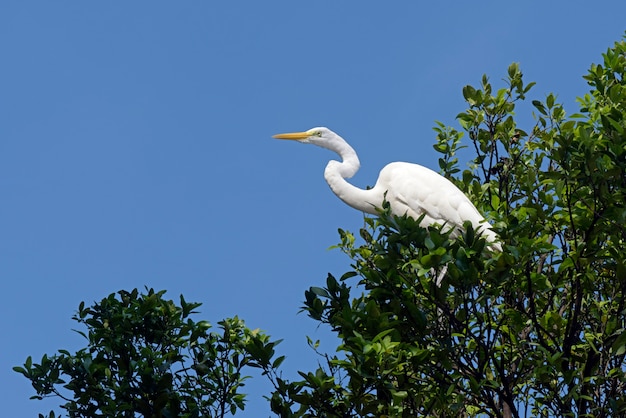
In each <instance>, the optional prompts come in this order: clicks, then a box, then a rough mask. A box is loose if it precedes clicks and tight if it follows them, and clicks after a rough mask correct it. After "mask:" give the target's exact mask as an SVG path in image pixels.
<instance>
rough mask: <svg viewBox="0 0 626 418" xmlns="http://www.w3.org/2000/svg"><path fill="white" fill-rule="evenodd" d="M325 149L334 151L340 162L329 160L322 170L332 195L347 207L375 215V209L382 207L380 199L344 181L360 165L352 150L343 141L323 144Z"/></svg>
mask: <svg viewBox="0 0 626 418" xmlns="http://www.w3.org/2000/svg"><path fill="white" fill-rule="evenodd" d="M325 148H328V149H330V150H331V151H335V152H336V153H337V154H339V156H340V157H341V159H342V161H341V162H339V161H335V160H331V161H329V162H328V165H326V169H325V170H324V178H325V179H326V182H327V183H328V185H329V186H330V188H331V190H332V191H333V193H335V194H336V195H337V197H338V198H339V199H341V200H343V202H344V203H346V204H347V205H349V206H352V207H353V208H355V209H357V210H360V211H362V212H366V213H371V214H374V215H376V214H377V212H376V208H377V207H380V206H381V205H382V197H380V198H379V197H378V196H375V194H376V193H375V192H374V191H372V190H362V189H359V188H358V187H355V186H353V185H352V184H350V183H348V182H347V181H346V179H347V178H350V177H352V176H354V174H356V172H357V171H359V167H360V166H361V163H360V162H359V157H358V156H357V155H356V152H355V151H354V149H353V148H352V147H351V146H350V145H348V143H347V142H345V141H344V140H343V139H342V140H341V141H336V142H333V143H332V144H325Z"/></svg>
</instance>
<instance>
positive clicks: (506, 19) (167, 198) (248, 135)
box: [0, 0, 626, 417]
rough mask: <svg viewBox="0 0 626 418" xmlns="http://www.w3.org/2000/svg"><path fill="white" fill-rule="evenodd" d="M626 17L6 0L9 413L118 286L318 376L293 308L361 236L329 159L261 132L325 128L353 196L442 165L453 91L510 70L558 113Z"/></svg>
mask: <svg viewBox="0 0 626 418" xmlns="http://www.w3.org/2000/svg"><path fill="white" fill-rule="evenodd" d="M625 16H626V3H624V2H623V1H605V2H602V1H600V2H595V3H593V4H592V3H590V2H588V1H550V2H545V1H543V2H539V1H527V2H453V1H439V2H386V3H384V2H374V1H360V2H338V1H315V2H312V1H309V2H301V1H265V2H261V1H259V2H251V1H249V2H241V1H231V2H212V1H191V0H190V1H179V2H165V1H154V0H153V1H139V0H137V1H132V2H116V1H107V2H104V1H101V2H90V1H64V2H61V1H23V0H4V1H3V2H2V3H1V4H0V54H1V55H0V56H1V62H2V64H1V65H0V199H1V200H0V201H1V202H2V203H1V204H0V277H1V279H2V288H3V292H2V303H1V304H0V318H1V321H2V322H1V323H0V325H1V328H2V330H3V333H4V337H3V338H2V340H1V342H2V344H1V347H2V348H1V351H0V386H1V390H0V396H1V397H2V406H3V408H2V413H3V416H7V417H8V416H11V417H36V416H37V413H38V412H48V411H49V410H50V408H52V407H53V406H54V405H57V404H58V403H59V402H58V401H56V400H54V401H53V402H47V401H44V402H38V401H31V400H29V399H28V398H29V397H30V396H31V395H33V394H34V392H33V390H32V388H31V387H30V384H29V382H28V381H27V380H26V379H25V378H23V377H21V376H20V375H18V374H16V373H14V372H13V371H12V370H11V367H12V366H15V365H20V364H22V363H23V361H24V359H25V358H26V357H27V356H28V355H32V356H33V357H34V358H35V359H36V360H38V359H40V358H41V355H43V354H44V353H49V354H51V353H54V352H55V351H56V350H57V349H60V348H65V349H69V350H77V349H79V348H81V347H83V346H84V345H85V342H84V340H83V339H82V338H81V337H80V336H79V335H78V334H76V333H74V332H73V331H72V330H71V329H72V328H75V325H76V324H75V323H74V322H73V321H72V320H71V316H72V315H73V313H74V312H75V311H76V308H77V306H78V304H79V303H80V302H81V301H86V302H87V303H88V304H90V303H93V302H95V301H98V300H100V299H102V298H103V297H105V296H107V295H108V294H109V293H112V292H116V291H118V290H120V289H127V290H130V289H133V288H135V287H138V288H140V289H143V287H144V286H148V287H152V288H155V289H156V290H160V289H167V291H168V294H167V295H168V296H169V297H170V298H172V299H176V300H177V299H178V296H179V295H180V294H181V293H182V294H183V295H184V296H185V298H186V299H187V300H188V301H197V302H202V303H203V306H202V307H201V309H200V310H201V314H199V315H197V316H196V319H197V320H200V319H207V320H209V321H211V322H212V323H216V322H217V321H219V320H221V319H222V318H225V317H229V316H234V315H239V316H240V317H241V318H243V319H245V320H246V322H247V324H248V326H250V327H252V328H257V327H258V328H261V329H263V330H265V331H266V332H267V333H269V334H270V335H271V336H272V337H273V338H275V339H279V338H282V339H284V342H283V343H282V344H281V345H280V346H279V347H278V351H279V352H280V354H285V355H287V360H286V362H285V373H286V377H295V376H296V373H295V371H296V370H311V369H313V368H314V367H315V362H316V357H315V355H314V354H313V353H312V352H311V350H310V349H309V348H308V346H307V344H306V336H307V335H308V336H311V337H312V338H313V339H322V349H326V350H331V351H332V350H333V349H334V347H335V346H336V344H335V341H333V340H332V339H331V338H329V334H328V332H327V331H326V330H324V329H319V328H317V327H316V323H315V322H313V321H312V320H310V319H308V318H307V317H306V315H304V314H299V315H298V314H297V312H298V310H299V308H300V306H301V305H302V301H303V299H304V291H305V290H306V289H307V288H308V287H309V286H312V285H313V286H314V285H323V283H324V282H325V278H326V275H327V273H328V272H332V273H334V274H336V275H338V276H339V275H341V274H342V273H344V272H345V271H347V270H348V269H349V263H350V260H349V259H348V258H346V257H345V256H344V255H343V254H342V253H340V252H339V251H337V250H334V251H332V250H331V251H329V250H328V247H330V246H332V245H334V244H336V243H337V242H338V240H339V238H338V235H337V228H340V227H341V228H343V229H348V230H352V231H356V230H358V228H359V227H360V226H362V224H363V218H362V215H361V214H360V213H358V212H356V211H355V210H353V209H351V208H349V207H347V206H345V205H344V204H343V203H341V202H340V201H339V200H338V199H337V198H336V197H335V196H334V195H333V194H332V192H331V191H330V190H329V189H328V186H327V185H326V184H325V182H324V179H323V169H324V166H325V164H326V161H327V160H328V159H329V158H334V156H333V155H332V154H331V153H329V152H328V151H327V150H323V149H320V148H316V147H312V146H304V145H300V144H295V143H286V142H283V141H277V140H274V139H272V138H271V135H272V134H275V133H279V132H287V131H299V130H306V129H309V128H311V127H314V126H328V127H330V128H331V129H333V130H335V131H337V132H338V133H340V134H341V135H343V136H344V137H345V138H346V139H347V140H348V141H349V142H351V144H352V145H353V146H354V147H355V148H356V150H357V152H358V153H359V155H360V158H361V162H362V169H361V171H360V172H359V173H358V174H357V175H356V177H355V178H354V180H353V182H354V184H356V185H358V186H360V187H365V186H366V185H373V184H374V182H375V180H376V177H377V174H378V171H379V170H380V169H381V168H382V167H383V166H384V165H385V164H386V163H388V162H391V161H398V160H406V161H412V162H416V163H419V164H423V165H426V166H428V167H431V168H434V169H437V155H436V154H435V152H434V151H433V150H432V144H433V143H434V141H435V134H434V132H433V131H432V127H433V125H434V121H435V120H441V121H443V122H445V123H448V124H454V125H455V126H457V124H456V123H455V119H454V117H455V115H456V114H458V113H459V112H461V111H463V110H464V109H465V107H464V102H463V99H462V94H461V89H462V87H463V86H464V85H466V84H474V85H477V84H478V83H479V81H480V77H481V76H482V74H483V73H486V74H488V75H489V76H490V77H491V79H492V80H493V81H494V84H496V85H497V86H501V85H502V84H501V83H500V82H499V80H500V79H502V78H504V77H505V76H506V68H507V67H508V65H509V64H510V63H511V62H514V61H516V62H520V64H521V68H522V70H523V72H524V74H525V78H526V81H527V82H530V81H533V80H534V81H537V83H538V84H537V86H536V87H535V88H534V89H533V91H532V94H531V95H530V97H529V99H543V98H544V97H545V95H546V94H547V93H548V92H551V91H552V92H555V93H557V94H558V97H559V99H560V100H561V101H563V102H565V104H566V109H568V110H569V112H570V113H573V112H574V111H575V110H576V107H575V105H574V99H575V97H576V96H579V95H582V94H584V93H585V92H586V91H588V88H587V86H586V84H585V82H584V80H583V79H582V78H581V76H582V75H583V74H585V72H586V70H587V69H588V68H589V65H590V64H591V63H592V62H599V61H600V60H601V53H602V52H604V51H605V50H606V49H607V47H609V46H610V45H612V44H613V42H614V41H616V40H619V39H620V38H621V37H622V35H623V33H624V30H626V23H625V22H626V20H625ZM526 109H528V107H527V108H526ZM529 115H530V113H523V112H522V111H521V110H520V112H519V116H520V117H521V118H522V119H520V120H526V121H528V123H530V121H531V118H530V116H529ZM524 118H525V119H524ZM247 388H248V389H249V391H250V392H251V395H250V400H249V407H248V408H247V410H246V412H244V413H242V414H238V416H244V417H258V416H267V415H269V407H268V406H267V404H266V402H265V401H264V400H263V399H262V395H263V394H267V393H269V386H268V385H266V384H265V382H264V381H263V380H261V379H254V380H252V381H250V382H249V384H248V386H247ZM56 410H57V412H58V411H60V409H58V408H56Z"/></svg>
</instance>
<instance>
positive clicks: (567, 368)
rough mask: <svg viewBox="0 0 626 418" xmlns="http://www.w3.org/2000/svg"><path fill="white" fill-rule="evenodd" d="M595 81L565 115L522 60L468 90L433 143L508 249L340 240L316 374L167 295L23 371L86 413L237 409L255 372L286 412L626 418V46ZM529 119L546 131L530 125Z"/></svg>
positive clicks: (150, 297)
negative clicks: (499, 79) (347, 266)
mask: <svg viewBox="0 0 626 418" xmlns="http://www.w3.org/2000/svg"><path fill="white" fill-rule="evenodd" d="M625 39H626V38H625ZM585 79H586V80H587V82H588V83H589V86H590V87H591V90H590V92H589V93H587V94H585V95H583V96H582V97H581V98H579V104H580V109H579V112H578V113H575V114H572V115H569V116H568V115H566V113H565V110H564V108H563V106H562V105H561V104H559V103H558V102H557V100H556V97H555V96H554V95H553V94H549V95H547V96H546V97H545V99H544V100H543V101H539V100H533V101H531V102H530V103H528V102H527V101H526V96H527V95H528V93H529V91H530V90H531V89H532V87H533V85H534V83H528V84H526V83H525V82H524V80H523V76H522V73H521V71H520V69H519V66H518V65H517V64H512V65H511V66H510V67H509V68H508V73H507V78H506V80H505V86H504V87H502V88H499V89H498V90H496V91H495V92H494V90H493V87H492V84H491V82H490V80H489V79H488V78H487V77H486V76H484V77H483V78H482V80H481V85H480V86H479V87H478V88H476V87H472V86H466V87H465V88H464V89H463V95H464V97H465V100H466V101H467V104H468V106H469V108H468V109H467V110H466V111H464V112H462V113H460V114H459V115H458V116H457V119H458V120H459V123H460V125H461V128H462V130H457V129H455V128H452V127H449V126H445V125H444V124H441V123H438V124H437V126H436V127H435V131H436V134H437V143H436V144H435V149H436V150H437V151H438V152H440V153H441V158H440V160H439V164H440V168H441V171H442V172H443V173H444V174H445V175H446V176H447V177H449V178H450V179H451V180H452V181H454V182H456V184H457V185H458V186H459V187H460V188H461V189H463V190H464V191H465V192H466V193H467V194H468V195H469V196H470V198H471V200H472V201H473V202H474V203H476V205H477V206H478V207H479V209H480V210H481V212H483V213H484V214H486V215H487V217H488V218H489V219H492V220H493V221H494V222H493V225H494V228H495V230H496V232H497V233H498V235H499V236H500V237H501V239H502V243H503V251H502V252H495V253H494V252H493V251H491V250H490V249H489V248H488V247H487V246H486V243H485V240H484V239H483V237H481V236H480V234H477V233H476V232H475V231H474V230H473V229H472V226H471V224H469V223H466V225H465V231H464V232H463V233H462V234H461V235H460V236H459V237H458V238H455V239H452V238H451V237H450V235H449V233H444V232H442V231H443V230H442V229H441V226H436V225H434V226H431V227H429V228H422V227H420V226H419V220H414V219H411V218H406V217H396V216H392V215H391V213H390V211H389V207H388V205H383V206H387V207H383V208H381V211H380V216H379V217H377V218H365V226H364V228H362V229H361V230H360V231H359V236H360V241H359V242H357V237H356V236H355V235H354V234H352V233H350V232H348V231H343V230H339V233H340V237H341V242H340V244H339V245H338V247H339V248H340V249H341V250H342V251H343V252H345V253H346V254H347V255H348V256H349V257H350V258H351V259H352V268H351V270H350V271H348V272H347V273H345V274H343V275H342V276H341V277H340V278H339V279H337V278H335V277H334V276H333V275H331V274H329V275H328V278H327V280H326V286H325V287H324V288H320V287H311V288H310V289H309V290H308V291H307V292H306V293H305V303H304V307H303V310H304V311H306V312H307V313H308V315H309V316H310V317H311V318H313V319H314V320H315V321H318V322H319V323H320V324H323V325H324V326H329V327H330V328H331V329H332V330H333V331H334V332H335V333H336V334H337V335H338V337H339V339H340V345H339V346H338V347H337V351H338V354H336V353H333V354H327V353H323V352H321V351H319V353H320V355H321V356H322V361H321V365H320V367H319V368H317V369H316V370H314V371H310V372H307V371H301V372H299V374H300V376H301V380H297V381H288V380H285V379H283V378H282V377H280V375H279V373H278V372H277V370H278V367H279V366H280V363H281V362H282V359H283V357H277V358H276V359H274V354H275V352H274V347H275V345H276V344H277V343H278V342H272V341H270V340H269V337H267V336H266V335H265V334H263V333H261V332H259V331H251V330H249V329H247V328H246V327H245V326H244V324H243V322H242V321H240V320H239V319H237V318H234V319H229V320H225V321H223V322H220V323H219V325H220V329H221V331H222V332H220V333H210V332H208V329H209V328H210V326H209V325H208V323H206V322H198V323H195V322H193V321H191V319H189V318H188V317H189V315H190V314H191V313H192V311H193V309H195V308H196V307H197V306H199V304H190V303H187V302H185V301H184V299H183V298H182V296H181V306H180V307H178V306H176V305H175V304H174V303H173V302H172V301H165V300H163V299H162V295H163V292H159V293H155V292H154V291H152V290H150V291H149V292H148V294H147V295H139V294H138V292H137V291H136V290H134V291H132V292H125V291H120V292H119V293H118V295H117V296H116V295H114V294H113V295H110V296H109V297H108V298H105V299H104V300H103V301H101V302H100V303H98V304H96V305H94V306H93V307H92V308H87V309H85V307H84V304H81V306H80V307H79V310H78V313H77V315H76V317H75V319H76V320H77V321H78V322H80V323H83V324H84V325H86V326H87V328H88V333H86V334H85V333H83V335H84V336H85V337H86V338H87V339H88V341H89V345H88V347H87V348H86V349H83V350H80V351H78V352H77V353H75V354H70V353H69V352H67V351H64V350H60V351H59V354H58V355H55V356H52V357H48V356H44V357H43V358H42V360H41V363H40V364H33V363H32V360H31V358H30V357H29V358H28V359H27V361H26V364H25V365H24V366H23V367H17V368H16V370H17V371H18V372H20V373H22V374H24V375H25V376H26V377H27V378H29V379H30V380H31V382H32V383H33V387H34V388H35V390H36V392H37V396H36V397H43V396H50V395H56V396H60V397H62V398H63V399H65V400H66V401H67V403H66V404H65V405H63V408H64V409H66V410H67V411H68V413H69V415H70V416H72V417H74V416H76V417H80V416H115V417H117V416H120V417H126V416H128V417H134V416H136V415H142V416H155V417H158V416H163V417H168V416H183V417H196V416H224V415H225V414H226V413H227V412H230V413H233V414H234V413H235V412H236V411H237V410H238V409H243V407H244V403H243V402H244V395H243V394H241V393H240V391H239V390H240V389H241V387H242V385H243V380H244V379H245V378H244V377H242V375H241V372H242V371H243V369H244V368H245V367H247V366H249V367H257V368H260V369H261V370H262V372H263V374H264V375H266V376H267V377H268V378H269V380H270V382H271V383H272V385H273V387H274V391H273V393H272V394H271V396H270V404H271V408H272V410H273V411H274V412H275V413H276V414H278V415H279V416H283V417H317V416H324V417H416V416H434V417H447V416H487V417H503V418H504V417H507V418H508V417H523V416H539V417H551V416H558V417H574V416H576V417H585V416H587V417H609V416H626V374H625V373H626V265H625V263H626V262H625V260H626V248H625V246H624V244H625V243H626V231H625V226H624V225H626V41H625V40H622V41H621V42H617V43H616V44H615V45H614V46H613V47H612V48H610V49H608V50H607V52H606V53H605V54H603V64H601V65H592V66H591V68H590V70H589V73H588V74H587V75H586V76H585ZM529 108H530V109H532V113H533V117H534V122H533V123H531V124H530V125H528V126H526V122H521V123H518V122H517V121H516V118H517V116H516V115H517V113H519V109H521V110H522V111H528V110H529ZM518 120H519V119H518ZM524 128H525V129H524ZM465 135H467V137H468V138H469V146H467V145H463V144H462V142H461V141H462V139H463V137H464V136H465ZM466 146H467V147H468V148H470V150H472V151H473V153H474V154H473V157H472V158H470V164H469V169H466V170H461V168H460V167H459V162H458V153H459V151H461V150H462V149H463V148H464V147H466ZM459 174H460V178H457V177H456V176H458V175H459ZM444 271H445V275H443V279H442V281H441V283H440V284H439V285H437V284H436V283H435V278H436V277H439V275H440V274H441V273H442V272H444ZM310 344H311V346H312V347H313V349H314V350H316V351H318V350H320V348H319V342H317V341H316V342H313V341H310ZM64 379H68V381H67V382H66V381H65V380H64ZM49 416H51V417H53V416H54V414H52V413H51V414H50V415H49Z"/></svg>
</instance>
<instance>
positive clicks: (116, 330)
mask: <svg viewBox="0 0 626 418" xmlns="http://www.w3.org/2000/svg"><path fill="white" fill-rule="evenodd" d="M164 293H165V291H160V292H155V291H154V290H152V289H149V290H148V291H147V293H145V294H143V293H139V292H138V291H137V289H134V290H132V291H130V292H128V291H119V292H118V293H117V294H115V293H114V294H111V295H109V296H108V297H106V298H104V299H102V301H100V302H98V303H96V304H94V305H93V306H92V307H85V304H84V302H83V303H81V304H80V306H79V308H78V312H77V313H76V315H75V316H74V317H73V319H74V320H76V321H77V322H79V323H81V324H83V325H84V326H86V327H87V332H82V331H78V332H79V333H80V334H81V335H82V336H84V337H85V338H86V339H87V340H88V346H87V347H86V348H84V349H81V350H79V351H77V352H76V353H73V354H72V353H70V352H68V351H67V350H59V353H58V354H56V355H53V356H47V355H44V356H43V358H42V359H41V362H40V363H39V364H36V363H33V361H32V359H31V357H28V358H27V360H26V362H25V364H24V365H23V367H15V368H14V370H15V371H17V372H19V373H21V374H23V375H24V376H25V377H27V378H28V379H29V380H30V381H31V383H32V385H33V388H34V389H35V391H36V392H37V395H36V396H33V398H34V399H41V398H43V397H48V396H57V397H60V398H61V399H63V400H65V401H66V403H65V404H64V405H62V408H63V409H65V410H66V411H67V413H68V415H69V416H70V417H98V416H100V417H136V416H143V417H164V418H167V417H189V418H191V417H223V416H225V415H226V414H228V413H230V414H235V412H236V411H237V410H238V409H239V410H243V409H244V406H245V395H244V394H243V393H241V389H242V387H243V386H244V381H245V380H246V379H247V377H246V376H244V375H242V373H243V372H244V369H249V368H251V367H253V368H261V369H263V371H264V372H265V373H272V371H273V370H274V369H275V368H276V367H278V366H279V364H280V363H281V362H282V360H283V358H282V357H278V358H276V359H275V360H274V361H273V363H270V359H271V358H272V357H273V356H274V346H275V345H276V344H278V341H274V342H272V341H270V340H269V337H268V336H267V335H265V334H264V333H262V332H260V331H258V330H250V329H249V328H247V327H246V326H245V324H244V322H243V321H242V320H240V319H238V318H237V317H235V318H229V319H225V320H224V321H221V322H219V323H218V325H219V332H211V331H210V329H211V325H210V324H209V323H208V322H206V321H199V322H195V321H193V320H192V319H191V318H190V316H191V314H193V313H195V312H194V310H195V309H196V308H198V307H199V306H200V305H201V304H200V303H189V302H186V301H185V299H184V298H183V296H182V295H181V297H180V306H178V305H176V304H175V303H174V302H173V301H171V300H166V299H164V298H163V295H164ZM40 417H42V418H43V415H40ZM48 417H50V418H54V417H55V414H54V412H52V411H51V412H50V413H49V414H48Z"/></svg>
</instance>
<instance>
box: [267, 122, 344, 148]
mask: <svg viewBox="0 0 626 418" xmlns="http://www.w3.org/2000/svg"><path fill="white" fill-rule="evenodd" d="M273 137H274V138H276V139H289V140H292V141H298V142H302V143H303V144H314V145H319V146H322V147H325V148H328V144H329V143H331V142H333V141H334V140H336V139H337V138H338V135H337V134H336V133H334V132H333V131H331V130H330V129H328V128H324V127H319V128H313V129H309V130H308V131H304V132H292V133H288V134H278V135H274V136H273Z"/></svg>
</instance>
